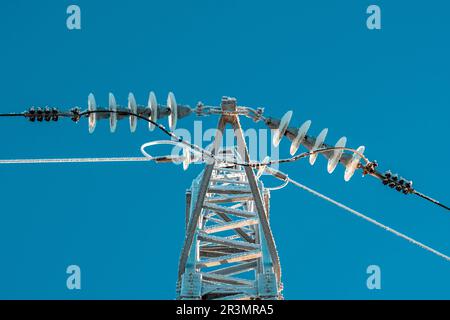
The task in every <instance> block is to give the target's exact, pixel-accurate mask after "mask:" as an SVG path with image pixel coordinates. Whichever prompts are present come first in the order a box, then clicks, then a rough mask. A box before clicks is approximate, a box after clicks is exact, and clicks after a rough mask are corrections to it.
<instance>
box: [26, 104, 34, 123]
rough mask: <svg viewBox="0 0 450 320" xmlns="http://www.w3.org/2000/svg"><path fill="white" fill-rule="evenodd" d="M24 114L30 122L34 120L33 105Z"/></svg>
mask: <svg viewBox="0 0 450 320" xmlns="http://www.w3.org/2000/svg"><path fill="white" fill-rule="evenodd" d="M25 116H26V117H28V120H30V121H31V122H34V121H36V110H34V107H31V108H30V109H29V110H28V113H27V112H26V113H25Z"/></svg>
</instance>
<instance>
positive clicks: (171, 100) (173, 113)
mask: <svg viewBox="0 0 450 320" xmlns="http://www.w3.org/2000/svg"><path fill="white" fill-rule="evenodd" d="M167 107H168V108H169V109H170V114H169V128H170V130H172V131H173V130H175V128H176V127H177V120H178V107H177V101H176V100H175V95H174V94H173V93H172V92H169V95H168V96H167Z"/></svg>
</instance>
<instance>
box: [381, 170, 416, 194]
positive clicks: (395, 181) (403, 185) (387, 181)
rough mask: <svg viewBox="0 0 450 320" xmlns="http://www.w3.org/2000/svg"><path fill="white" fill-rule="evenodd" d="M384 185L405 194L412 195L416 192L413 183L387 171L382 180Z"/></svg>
mask: <svg viewBox="0 0 450 320" xmlns="http://www.w3.org/2000/svg"><path fill="white" fill-rule="evenodd" d="M381 182H382V183H383V185H385V186H388V187H390V188H391V189H395V190H397V191H398V192H401V193H403V194H410V193H413V192H414V189H413V187H412V181H409V180H406V179H405V178H402V177H400V176H399V175H398V174H393V173H392V172H391V171H386V172H385V173H384V177H383V179H382V180H381Z"/></svg>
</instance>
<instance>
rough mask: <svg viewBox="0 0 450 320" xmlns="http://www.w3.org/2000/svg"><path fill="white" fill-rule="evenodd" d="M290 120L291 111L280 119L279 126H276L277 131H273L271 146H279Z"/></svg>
mask: <svg viewBox="0 0 450 320" xmlns="http://www.w3.org/2000/svg"><path fill="white" fill-rule="evenodd" d="M291 118H292V111H288V112H286V113H285V114H284V116H283V117H282V118H281V121H280V125H279V126H278V129H276V130H275V133H274V135H273V145H274V146H275V147H278V145H279V144H280V141H281V138H283V136H284V134H285V133H286V130H287V128H288V126H289V122H290V121H291Z"/></svg>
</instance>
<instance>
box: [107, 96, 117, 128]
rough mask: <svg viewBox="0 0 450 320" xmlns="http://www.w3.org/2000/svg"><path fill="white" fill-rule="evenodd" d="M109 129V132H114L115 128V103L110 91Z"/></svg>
mask: <svg viewBox="0 0 450 320" xmlns="http://www.w3.org/2000/svg"><path fill="white" fill-rule="evenodd" d="M109 111H111V112H110V114H109V129H110V130H111V133H114V132H116V128H117V103H116V98H114V95H113V94H112V93H109Z"/></svg>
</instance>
